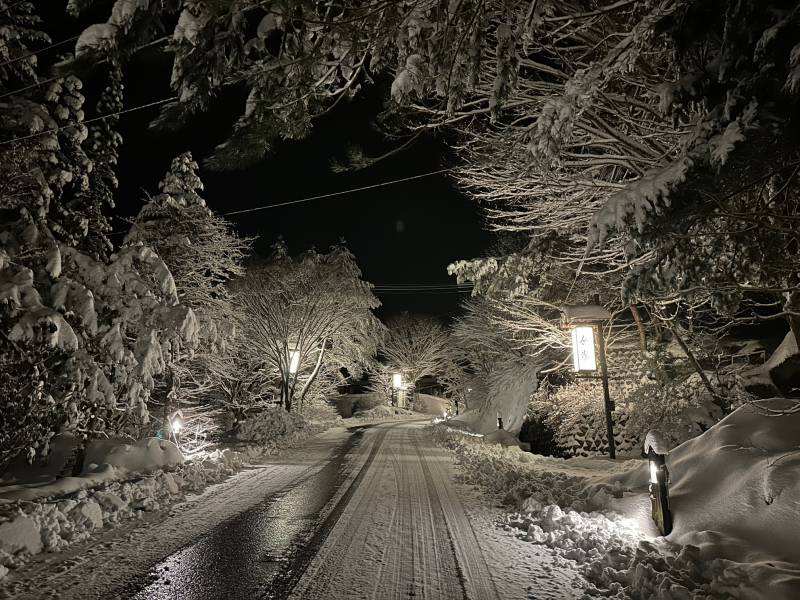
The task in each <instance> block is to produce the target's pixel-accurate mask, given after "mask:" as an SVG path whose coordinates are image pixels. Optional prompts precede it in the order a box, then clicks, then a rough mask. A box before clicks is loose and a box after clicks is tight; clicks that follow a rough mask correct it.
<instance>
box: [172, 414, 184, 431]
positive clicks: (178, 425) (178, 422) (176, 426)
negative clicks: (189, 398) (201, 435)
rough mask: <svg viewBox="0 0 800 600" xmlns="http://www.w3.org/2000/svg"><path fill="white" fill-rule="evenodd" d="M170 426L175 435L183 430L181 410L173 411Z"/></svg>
mask: <svg viewBox="0 0 800 600" xmlns="http://www.w3.org/2000/svg"><path fill="white" fill-rule="evenodd" d="M169 427H170V429H171V430H172V433H174V434H175V435H178V434H179V433H180V432H181V429H183V415H182V414H181V412H180V411H178V412H176V413H173V415H172V416H171V417H170V418H169Z"/></svg>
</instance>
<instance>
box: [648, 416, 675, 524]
mask: <svg viewBox="0 0 800 600" xmlns="http://www.w3.org/2000/svg"><path fill="white" fill-rule="evenodd" d="M668 453H669V451H668V449H667V445H666V443H665V441H664V438H663V436H662V435H661V434H660V433H659V432H657V431H649V432H648V433H647V436H646V437H645V439H644V454H645V455H646V456H647V461H648V466H649V472H650V478H649V482H648V486H647V487H648V491H649V492H650V514H651V515H652V517H653V521H655V524H656V527H658V531H659V532H660V533H661V535H669V533H670V532H671V531H672V513H671V512H670V510H669V471H668V470H667V454H668Z"/></svg>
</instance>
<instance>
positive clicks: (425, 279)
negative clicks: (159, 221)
mask: <svg viewBox="0 0 800 600" xmlns="http://www.w3.org/2000/svg"><path fill="white" fill-rule="evenodd" d="M134 67H135V68H132V69H129V71H128V75H127V80H126V105H127V106H137V105H141V104H145V103H147V102H152V101H154V100H158V99H161V98H164V97H166V96H168V95H169V90H168V89H167V88H166V82H167V81H168V79H169V72H168V71H167V70H165V69H162V68H161V67H160V66H159V61H158V59H157V57H153V56H150V57H142V58H140V59H138V60H137V61H136V62H135V65H134ZM145 81H146V82H154V85H146V86H145V85H143V84H142V83H141V82H145ZM131 82H136V83H131ZM365 92H366V93H365V94H364V95H363V96H362V97H360V98H357V99H355V100H353V101H352V102H351V103H350V104H345V105H341V106H339V107H337V109H336V111H335V112H334V113H332V114H331V115H330V116H328V117H326V118H324V119H323V120H321V121H319V122H317V123H316V126H315V128H314V130H313V132H312V135H311V136H310V137H309V138H307V139H305V140H302V141H295V142H284V143H282V144H280V145H279V146H278V147H276V148H275V151H274V152H273V153H272V154H271V155H270V156H269V157H267V159H265V160H264V161H263V162H262V163H260V164H258V165H256V166H254V167H251V168H249V169H247V170H244V171H235V172H213V171H209V170H206V169H202V171H201V177H202V178H203V181H204V183H205V186H206V190H205V199H206V201H207V202H208V204H209V206H210V207H211V208H212V209H213V210H215V211H217V212H219V213H226V212H230V211H237V210H242V209H247V208H252V207H257V206H263V205H268V204H278V203H282V202H287V201H291V200H296V199H300V198H307V197H309V196H316V195H320V194H328V193H331V192H338V191H342V190H349V189H353V188H359V187H363V186H369V185H374V184H377V183H381V182H384V181H390V180H394V179H401V178H404V177H409V176H413V175H417V174H422V173H429V172H431V171H437V170H439V169H442V168H444V167H447V166H448V165H451V164H453V161H454V158H453V157H452V156H448V155H447V150H446V148H445V144H444V143H443V141H442V140H438V139H436V138H435V137H434V136H433V135H427V136H425V137H422V138H420V139H419V140H418V141H417V142H416V143H415V144H414V145H413V146H411V147H410V148H409V149H407V150H404V151H403V152H401V153H399V154H395V155H393V156H391V157H390V158H387V159H385V160H383V161H380V162H378V163H376V164H374V165H373V166H371V167H368V168H366V169H363V170H361V171H351V172H344V173H335V172H333V171H332V170H331V167H330V161H331V159H332V158H333V157H335V156H339V157H342V156H343V155H344V148H345V147H346V146H347V145H348V144H350V143H356V144H358V145H359V146H362V147H363V148H364V149H365V150H366V152H367V154H368V155H370V156H373V155H374V156H379V155H381V154H383V153H384V152H386V151H387V150H389V149H391V148H392V146H391V145H389V144H388V143H387V141H386V140H385V139H383V137H382V136H381V135H380V134H379V133H377V132H376V131H375V130H374V128H373V127H371V126H370V121H371V120H372V118H373V117H374V116H376V115H377V114H378V112H379V111H380V110H381V107H382V102H383V101H384V97H387V96H388V92H387V90H384V89H382V87H381V86H379V85H377V84H376V85H372V86H370V87H368V88H366V90H365ZM241 102H243V98H239V97H236V96H235V95H232V96H231V97H228V98H220V99H218V100H217V103H216V105H215V106H214V107H212V110H211V111H210V113H209V114H208V115H201V116H199V117H197V118H196V119H195V120H194V121H193V122H192V123H191V124H190V125H189V127H188V128H187V129H186V130H185V131H181V132H179V133H178V134H175V133H165V132H158V131H153V130H151V129H149V128H148V123H149V120H150V119H151V118H152V117H153V116H154V115H155V114H156V110H157V109H148V110H144V111H141V112H136V113H131V114H128V115H125V116H123V118H122V122H121V125H120V130H121V133H122V135H123V138H124V140H125V143H124V145H123V148H122V154H121V157H120V164H119V172H120V187H121V189H120V198H121V201H120V203H119V205H118V212H119V214H121V215H124V216H132V215H133V214H135V213H136V211H137V210H138V207H139V206H140V203H141V200H142V198H143V197H144V194H145V191H146V192H149V193H155V192H156V191H157V185H158V181H159V180H160V178H161V177H162V176H163V174H164V172H165V170H166V169H167V168H168V166H169V162H170V160H171V159H172V157H173V156H175V155H177V154H179V153H180V152H183V151H185V150H191V151H192V152H193V153H194V155H195V159H196V160H198V162H201V159H202V158H203V156H205V155H207V154H208V152H209V151H210V150H211V149H212V148H213V147H214V145H215V144H217V143H219V142H221V141H223V140H224V138H225V135H226V133H227V132H228V131H229V130H230V127H231V125H232V123H233V117H234V116H235V115H236V114H237V113H238V110H239V106H238V104H237V103H241ZM231 106H235V108H234V110H226V109H227V108H230V107H231ZM230 220H231V221H232V222H233V223H234V224H235V225H236V226H237V229H238V231H239V232H240V233H241V234H242V235H246V236H258V238H259V241H258V242H257V243H256V250H257V251H259V252H262V253H263V252H266V251H268V248H269V246H270V244H271V243H272V242H273V241H274V240H275V239H276V238H277V237H278V236H280V235H282V236H283V237H284V238H285V239H286V241H287V243H288V244H289V247H290V250H291V251H292V252H301V251H303V250H305V249H307V248H309V247H311V246H316V247H317V248H318V249H320V250H324V249H326V248H327V247H328V246H329V245H330V244H332V243H336V242H338V241H339V240H340V239H342V238H343V239H344V240H345V241H346V242H347V245H348V246H349V248H350V249H351V250H352V251H353V253H354V254H355V256H356V258H357V259H358V262H359V264H360V265H361V267H362V269H363V271H364V277H365V278H366V279H367V280H368V281H371V282H372V283H375V284H402V285H408V284H450V285H452V284H454V283H455V279H454V278H452V277H450V276H448V275H447V271H446V268H447V265H448V264H449V263H450V262H452V261H453V260H457V259H462V258H470V257H474V256H476V255H478V254H479V253H480V252H481V250H482V248H483V247H484V246H485V245H486V243H487V240H488V233H487V232H485V231H484V230H483V229H482V221H481V217H480V215H479V211H478V208H477V206H476V205H475V204H474V203H473V202H472V201H471V200H469V199H467V198H466V197H464V196H463V195H461V194H460V193H459V192H458V191H457V190H455V189H454V187H453V186H452V184H451V182H450V180H449V179H448V177H447V175H446V174H440V175H433V176H429V177H425V178H421V179H417V180H413V181H409V182H403V183H399V184H395V185H390V186H385V187H380V188H377V189H374V190H368V191H361V192H356V193H351V194H345V195H341V196H335V197H332V198H326V199H321V200H314V201H311V202H308V203H302V204H296V205H293V206H286V207H279V208H275V209H268V210H262V211H258V212H251V213H246V214H242V215H233V216H231V217H230ZM115 225H117V226H122V227H124V225H123V223H122V222H121V221H116V223H115ZM379 296H380V298H381V301H382V302H383V304H384V306H383V308H382V309H381V311H380V314H381V315H382V316H388V315H391V314H393V313H396V312H399V311H403V310H408V311H411V312H423V313H429V314H435V315H441V316H443V317H447V316H451V315H453V314H454V313H456V312H457V311H458V305H459V302H460V300H461V299H462V298H463V297H464V296H465V294H464V293H458V292H456V291H455V290H450V291H444V292H438V291H437V292H422V293H420V292H414V293H409V294H405V293H403V294H398V293H390V294H386V293H381V294H379Z"/></svg>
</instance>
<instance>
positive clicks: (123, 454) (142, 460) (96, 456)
mask: <svg viewBox="0 0 800 600" xmlns="http://www.w3.org/2000/svg"><path fill="white" fill-rule="evenodd" d="M183 461H184V458H183V454H181V452H180V450H178V447H177V446H176V445H175V444H173V443H172V442H170V441H168V440H161V439H158V438H147V439H144V440H139V441H137V442H133V443H124V442H122V441H120V440H117V439H113V438H109V439H105V440H95V441H93V442H92V443H91V444H89V447H88V448H87V449H86V458H85V459H84V465H85V467H84V470H85V471H91V470H92V469H95V468H97V467H98V466H99V465H111V466H112V467H116V468H118V469H122V470H124V471H127V472H129V473H150V472H151V471H156V470H158V469H163V468H165V467H175V466H177V465H180V464H182V463H183Z"/></svg>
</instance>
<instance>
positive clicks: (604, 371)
mask: <svg viewBox="0 0 800 600" xmlns="http://www.w3.org/2000/svg"><path fill="white" fill-rule="evenodd" d="M597 345H598V353H599V357H600V374H601V375H602V380H603V404H604V406H605V410H606V435H607V436H608V456H609V458H612V459H613V458H616V457H617V444H616V441H615V440H614V421H613V419H612V416H611V413H612V411H613V410H614V403H613V402H612V401H611V394H610V392H609V390H608V365H607V364H606V338H605V335H603V324H602V323H598V324H597Z"/></svg>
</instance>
